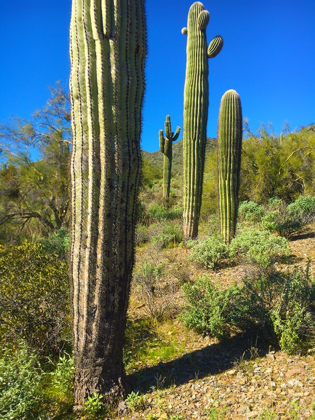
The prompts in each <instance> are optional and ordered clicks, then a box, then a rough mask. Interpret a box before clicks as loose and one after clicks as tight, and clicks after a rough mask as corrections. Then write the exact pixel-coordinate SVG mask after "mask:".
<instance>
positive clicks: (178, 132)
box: [172, 127, 180, 141]
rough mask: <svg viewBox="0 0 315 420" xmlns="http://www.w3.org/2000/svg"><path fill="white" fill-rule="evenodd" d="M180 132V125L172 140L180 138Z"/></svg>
mask: <svg viewBox="0 0 315 420" xmlns="http://www.w3.org/2000/svg"><path fill="white" fill-rule="evenodd" d="M179 134H180V127H177V128H176V131H175V134H174V135H173V137H172V141H176V140H177V139H178V136H179Z"/></svg>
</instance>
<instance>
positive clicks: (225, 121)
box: [218, 90, 242, 243]
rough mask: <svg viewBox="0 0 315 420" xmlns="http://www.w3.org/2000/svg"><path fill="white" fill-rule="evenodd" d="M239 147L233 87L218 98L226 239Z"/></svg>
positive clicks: (234, 203) (233, 210)
mask: <svg viewBox="0 0 315 420" xmlns="http://www.w3.org/2000/svg"><path fill="white" fill-rule="evenodd" d="M241 149H242V107H241V101H240V97H239V95H238V94H237V92H235V90H229V91H227V92H225V94H224V95H223V96H222V99H221V105H220V112H219V127H218V175H219V176H218V178H219V209H220V222H221V234H222V237H223V239H224V241H225V242H226V243H229V242H230V241H231V240H232V239H233V237H234V235H235V231H236V222H237V210H238V192H239V182H240V181H239V179H240V167H241Z"/></svg>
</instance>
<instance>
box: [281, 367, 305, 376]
mask: <svg viewBox="0 0 315 420" xmlns="http://www.w3.org/2000/svg"><path fill="white" fill-rule="evenodd" d="M303 370H304V369H290V370H288V371H287V373H286V375H285V376H286V377H288V378H290V377H291V376H294V375H298V374H300V373H303Z"/></svg>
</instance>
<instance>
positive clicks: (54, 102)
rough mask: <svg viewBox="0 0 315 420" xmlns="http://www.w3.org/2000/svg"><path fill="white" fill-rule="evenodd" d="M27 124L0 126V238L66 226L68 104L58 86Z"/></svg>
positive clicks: (23, 122)
mask: <svg viewBox="0 0 315 420" xmlns="http://www.w3.org/2000/svg"><path fill="white" fill-rule="evenodd" d="M50 91H51V98H50V99H49V100H48V102H47V105H46V106H45V107H44V109H42V110H40V111H36V112H34V114H33V115H32V118H31V119H30V120H24V119H21V118H19V117H15V118H13V120H12V121H11V122H10V123H9V124H4V123H0V141H1V144H0V148H1V151H2V155H1V161H2V168H1V169H0V191H1V193H0V238H1V239H2V240H3V239H6V240H7V241H8V240H9V241H10V240H14V238H15V239H16V237H17V236H19V234H20V233H21V232H23V234H24V235H34V234H46V233H48V232H51V231H55V230H58V229H60V228H61V227H62V226H65V225H67V223H68V207H69V198H68V197H69V193H68V184H69V157H70V151H71V132H70V113H69V98H68V95H67V94H66V93H65V91H64V90H63V89H62V87H61V86H60V84H57V86H56V87H53V88H50Z"/></svg>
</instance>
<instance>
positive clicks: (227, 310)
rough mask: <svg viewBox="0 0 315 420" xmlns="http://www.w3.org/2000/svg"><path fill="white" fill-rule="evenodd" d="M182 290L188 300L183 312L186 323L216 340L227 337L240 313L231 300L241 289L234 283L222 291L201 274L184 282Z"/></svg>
mask: <svg viewBox="0 0 315 420" xmlns="http://www.w3.org/2000/svg"><path fill="white" fill-rule="evenodd" d="M183 290H184V293H185V296H186V298H187V300H188V303H189V305H188V306H186V308H185V310H184V313H183V320H184V323H185V325H187V326H188V327H189V328H192V329H194V330H196V331H197V332H199V333H201V334H208V335H210V336H211V337H215V338H218V339H220V338H225V337H228V336H229V335H230V333H231V330H232V328H233V326H235V325H236V324H237V320H238V319H239V318H240V317H241V316H242V314H241V313H240V312H239V310H238V308H237V307H236V306H235V305H234V303H233V302H234V300H235V299H236V297H237V296H238V295H239V293H240V289H239V288H238V287H237V286H233V287H230V288H228V289H226V290H222V289H219V288H218V287H216V286H215V285H214V282H213V281H211V280H210V279H209V278H207V277H201V278H199V279H197V280H196V281H195V282H194V283H193V284H191V283H186V284H185V285H184V286H183ZM240 309H241V308H240Z"/></svg>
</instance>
